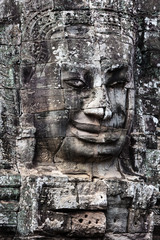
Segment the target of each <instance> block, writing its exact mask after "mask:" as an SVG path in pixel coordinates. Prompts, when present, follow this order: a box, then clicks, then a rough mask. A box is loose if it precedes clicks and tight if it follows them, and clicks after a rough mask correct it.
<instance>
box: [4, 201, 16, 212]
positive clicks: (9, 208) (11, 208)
mask: <svg viewBox="0 0 160 240" xmlns="http://www.w3.org/2000/svg"><path fill="white" fill-rule="evenodd" d="M18 209H19V205H18V202H17V201H14V200H10V201H0V212H1V213H2V212H17V211H18Z"/></svg>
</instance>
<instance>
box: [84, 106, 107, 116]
mask: <svg viewBox="0 0 160 240" xmlns="http://www.w3.org/2000/svg"><path fill="white" fill-rule="evenodd" d="M84 113H85V114H87V115H91V116H94V117H97V118H103V117H104V108H87V109H84Z"/></svg>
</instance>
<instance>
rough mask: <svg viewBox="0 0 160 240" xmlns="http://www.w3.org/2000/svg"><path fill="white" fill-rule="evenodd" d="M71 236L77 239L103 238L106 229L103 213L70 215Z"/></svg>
mask: <svg viewBox="0 0 160 240" xmlns="http://www.w3.org/2000/svg"><path fill="white" fill-rule="evenodd" d="M71 218H72V232H71V235H74V236H78V237H91V236H101V235H102V236H103V235H104V233H105V229H106V217H105V215H104V213H103V212H97V211H96V212H81V213H75V214H72V215H71Z"/></svg>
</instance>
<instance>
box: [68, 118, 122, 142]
mask: <svg viewBox="0 0 160 240" xmlns="http://www.w3.org/2000/svg"><path fill="white" fill-rule="evenodd" d="M124 131H125V133H126V130H124V129H115V128H109V127H101V126H100V125H93V124H85V123H77V122H75V121H73V122H72V124H71V125H70V127H69V129H68V134H69V135H70V134H72V136H74V137H76V138H78V139H80V140H83V141H87V142H91V143H103V144H105V143H107V144H115V143H116V142H117V141H118V140H119V139H120V137H121V135H122V134H123V135H124Z"/></svg>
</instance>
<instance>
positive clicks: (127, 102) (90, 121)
mask: <svg viewBox="0 0 160 240" xmlns="http://www.w3.org/2000/svg"><path fill="white" fill-rule="evenodd" d="M67 14H68V15H67ZM69 14H70V15H72V14H73V13H72V14H71V13H70V12H68V13H65V17H64V16H63V20H64V19H65V18H66V19H67V18H68V16H69ZM97 14H98V13H97V12H94V13H92V24H91V23H90V24H87V23H83V24H82V23H77V24H74V23H73V24H70V23H68V24H67V23H63V24H62V22H61V23H60V27H59V28H57V26H56V27H55V25H54V24H53V25H54V28H55V29H53V26H52V27H51V29H52V33H51V31H48V32H46V39H45V41H44V40H43V41H42V40H40V39H38V40H37V41H36V44H37V46H38V44H39V45H40V46H41V48H42V45H45V46H44V47H43V48H42V49H43V51H42V52H44V51H46V52H45V53H44V55H43V56H44V57H43V58H44V59H45V58H46V60H45V62H42V63H41V62H39V63H36V64H35V69H34V70H33V69H32V74H30V73H29V74H30V78H29V80H27V81H26V82H25V87H26V88H27V89H30V91H31V92H32V94H31V98H32V101H29V102H31V103H30V105H28V103H27V104H26V102H27V101H28V100H27V101H26V102H24V103H23V106H24V109H26V110H25V111H26V113H25V114H31V115H32V116H33V115H34V124H35V127H36V129H37V133H36V138H37V144H38V143H39V142H40V143H41V144H40V146H41V145H43V142H45V145H46V146H47V147H46V148H47V149H48V151H50V152H51V153H52V154H51V155H52V160H53V162H55V164H56V165H57V167H58V168H60V169H61V170H62V171H63V172H67V171H69V169H70V168H71V170H72V171H73V165H75V166H76V168H77V166H78V165H83V166H84V165H85V164H86V166H88V164H90V165H93V164H94V163H95V164H103V163H104V162H106V163H107V166H108V168H109V166H112V165H113V164H114V163H115V162H116V159H117V157H118V155H119V154H120V152H121V150H122V147H123V145H124V143H125V138H126V134H127V131H128V128H129V127H130V120H131V119H132V114H133V101H134V100H133V92H134V90H133V77H132V71H133V63H132V61H133V59H132V55H133V44H132V40H131V37H130V36H126V35H124V33H123V31H122V29H118V28H117V30H115V29H113V30H112V28H111V27H109V26H108V25H107V23H106V22H105V21H102V20H103V19H101V18H102V17H103V18H106V16H108V15H107V14H106V13H105V12H103V14H102V13H101V17H100V18H97V16H98V15H97ZM94 16H95V21H93V19H94ZM97 19H100V20H99V22H97ZM52 20H53V19H52ZM64 22H65V20H64ZM57 24H58V23H57ZM116 31H117V32H116ZM36 44H35V42H34V45H36ZM45 49H46V50H45ZM45 54H46V55H45ZM45 56H47V57H45ZM42 60H43V59H42ZM32 65H33V64H32ZM25 71H26V70H25ZM26 72H27V71H26ZM28 72H30V71H28ZM29 74H28V75H29ZM22 91H25V94H26V90H22ZM22 93H23V94H24V92H22ZM27 99H28V98H27ZM25 105H27V107H26V106H25ZM39 149H40V147H39ZM37 151H38V147H37ZM38 155H39V156H40V154H38ZM37 161H39V160H38V158H37ZM67 164H68V166H67ZM65 166H66V169H68V170H66V171H65ZM80 171H81V170H80Z"/></svg>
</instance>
